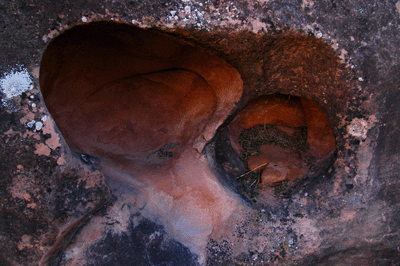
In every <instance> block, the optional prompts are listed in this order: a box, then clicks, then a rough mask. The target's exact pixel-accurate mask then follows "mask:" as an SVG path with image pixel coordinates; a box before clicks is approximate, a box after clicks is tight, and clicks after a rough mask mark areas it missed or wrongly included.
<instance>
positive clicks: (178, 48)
mask: <svg viewBox="0 0 400 266" xmlns="http://www.w3.org/2000/svg"><path fill="white" fill-rule="evenodd" d="M40 85H41V90H42V93H43V96H44V99H45V102H46V106H47V108H48V110H49V111H50V113H51V115H52V116H53V118H54V120H55V122H56V124H57V126H58V128H59V130H60V131H61V133H62V134H63V136H64V138H65V140H66V142H67V143H68V144H69V146H70V147H71V148H72V149H73V150H75V151H77V152H79V153H83V154H87V155H91V156H97V157H106V158H109V157H113V158H116V157H119V158H120V159H121V160H130V161H135V162H140V163H144V164H153V163H163V162H164V161H165V160H168V159H170V158H172V157H176V156H179V155H180V154H181V153H182V151H183V150H184V149H185V148H186V147H191V148H196V149H197V150H198V151H199V152H201V150H202V148H203V146H204V145H205V143H206V142H207V140H209V139H210V138H211V137H212V136H213V134H214V131H215V129H216V128H217V127H218V125H219V124H221V123H222V122H223V120H224V118H225V117H226V114H227V112H229V111H230V110H231V109H232V108H233V107H234V104H235V102H236V101H237V100H238V99H239V98H240V96H241V94H242V81H241V78H240V75H239V74H238V72H237V71H236V70H235V69H234V68H233V67H231V66H230V65H228V64H227V63H225V62H224V61H223V60H221V59H219V58H217V57H215V56H212V55H210V54H208V53H206V52H204V51H203V50H201V49H200V48H197V47H195V46H193V45H191V44H189V43H186V42H184V41H180V40H178V39H176V38H174V37H172V36H170V35H168V34H165V33H163V32H160V31H156V30H143V29H140V28H137V27H133V26H130V25H127V24H121V23H115V22H94V23H88V24H83V25H78V26H75V27H73V28H71V29H69V30H66V31H65V32H64V33H63V34H61V35H60V36H58V37H57V38H55V39H54V40H53V41H52V42H51V43H50V44H49V46H48V48H47V49H46V51H45V53H44V55H43V59H42V62H41V68H40Z"/></svg>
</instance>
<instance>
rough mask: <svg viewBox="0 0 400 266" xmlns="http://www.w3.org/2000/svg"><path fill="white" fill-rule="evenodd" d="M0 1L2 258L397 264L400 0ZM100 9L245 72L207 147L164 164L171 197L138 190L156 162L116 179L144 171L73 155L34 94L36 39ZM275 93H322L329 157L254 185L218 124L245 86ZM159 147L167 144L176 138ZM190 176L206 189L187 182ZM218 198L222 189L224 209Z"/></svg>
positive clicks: (40, 50)
mask: <svg viewBox="0 0 400 266" xmlns="http://www.w3.org/2000/svg"><path fill="white" fill-rule="evenodd" d="M0 9H1V10H2V12H0V21H1V27H0V47H1V51H2V52H1V53H0V72H1V74H0V90H1V106H0V121H1V123H0V131H1V135H0V138H1V144H0V156H1V160H0V182H1V186H0V187H1V189H0V261H1V263H2V264H4V265H37V264H39V262H40V261H41V263H42V264H43V265H45V264H53V265H110V264H114V265H163V264H164V265H165V264H167V265H196V263H198V261H199V255H198V254H203V256H204V261H206V263H207V264H208V265H246V264H247V265H251V264H254V265H268V264H277V265H397V264H399V263H400V258H399V243H400V236H399V234H400V233H399V232H400V231H399V230H400V224H399V221H400V217H399V216H400V212H399V210H400V196H399V193H398V191H399V190H400V181H399V174H398V173H399V172H400V169H399V164H398V161H399V157H400V148H399V147H400V146H399V145H398V143H399V142H400V137H399V136H400V132H399V127H400V125H399V121H400V111H399V110H400V109H399V108H398V102H399V101H400V93H399V90H398V87H399V86H398V84H400V79H399V77H400V66H399V58H400V52H399V47H400V39H399V34H398V30H399V26H400V23H399V22H400V3H399V2H397V1H386V2H382V1H372V0H368V1H357V0H347V1H292V0H284V1H274V0H271V1H245V2H244V1H235V0H234V1H214V2H211V1H172V2H171V1H147V0H143V1H108V0H104V1H94V2H93V1H79V0H78V1H73V2H68V1H67V2H55V1H47V0H44V1H43V0H42V1H36V0H32V1H19V0H15V1H3V3H1V4H0ZM102 19H105V20H114V21H115V20H117V21H120V22H125V23H132V24H135V25H137V26H140V27H154V28H158V29H159V30H161V31H164V32H166V33H168V34H170V35H173V36H174V37H175V38H178V39H179V40H181V41H179V42H182V43H185V42H188V43H191V44H193V45H196V47H200V48H201V49H202V50H203V51H204V53H205V54H212V56H211V57H213V58H217V57H218V58H220V59H221V60H223V61H225V62H227V63H228V64H229V65H230V66H231V67H232V68H234V69H236V71H237V72H238V73H239V75H240V77H241V80H242V81H243V95H242V97H241V98H240V101H239V102H238V104H237V106H236V107H235V106H231V107H234V109H233V110H232V116H230V117H228V118H227V119H226V120H225V123H224V124H223V125H222V127H221V128H220V129H219V130H218V132H217V134H216V136H215V138H213V139H211V140H210V138H211V137H212V133H213V132H214V131H213V130H214V129H215V128H216V125H215V127H213V128H212V129H213V130H211V131H210V132H209V134H204V136H205V140H203V141H200V140H199V141H200V142H199V143H200V145H199V146H196V147H198V150H201V148H202V147H203V146H204V144H205V143H208V144H207V145H206V146H205V150H204V151H205V153H204V154H197V151H195V150H194V149H193V150H191V151H190V152H189V150H188V151H185V152H183V151H182V152H181V156H180V157H176V158H179V159H181V162H182V163H181V164H180V165H175V164H168V163H165V164H163V165H162V167H165V168H164V170H165V172H166V174H169V175H170V176H172V174H171V173H170V172H169V170H171V172H172V173H173V172H174V171H175V173H176V172H178V173H180V175H179V176H180V178H179V179H180V181H181V184H180V186H179V188H180V189H181V191H179V190H176V191H169V192H168V193H169V195H172V194H173V195H175V196H176V198H175V199H174V200H172V201H170V202H175V203H176V204H175V205H173V204H172V205H168V204H167V205H163V204H165V203H168V200H164V201H159V202H149V201H148V199H149V198H152V197H149V195H151V194H155V193H154V192H155V191H158V192H159V195H162V193H161V192H164V191H163V190H160V187H158V188H157V186H158V185H159V186H162V185H163V183H158V182H154V180H155V179H158V180H159V175H158V174H159V172H157V170H156V169H157V168H156V166H155V167H154V169H147V168H146V169H147V171H149V172H148V176H150V177H151V178H150V179H149V183H145V182H144V181H145V179H140V180H139V181H140V182H138V183H136V184H132V182H131V181H126V180H132V178H131V177H132V176H133V175H135V176H143V175H142V174H143V173H146V172H145V171H144V170H143V169H141V168H140V167H136V168H135V167H127V164H126V162H124V161H120V162H118V161H116V162H115V161H112V160H105V159H104V160H101V162H99V161H98V159H96V158H94V157H91V156H89V155H85V154H80V153H74V152H72V151H71V150H70V149H69V147H68V146H67V144H66V142H65V141H64V137H63V136H62V135H61V134H60V131H59V130H58V128H57V127H56V125H55V123H54V121H53V119H52V116H51V115H50V113H49V112H48V109H47V108H46V105H45V104H44V101H43V98H42V94H41V91H40V90H41V89H43V91H44V92H45V91H46V89H45V88H40V86H39V66H40V64H41V58H42V56H43V54H44V53H45V50H46V46H47V44H48V43H49V42H50V41H51V40H52V39H53V38H54V37H56V36H58V35H60V34H61V33H62V32H64V30H65V29H67V28H70V27H71V26H73V25H76V24H81V23H88V22H90V21H94V20H102ZM160 35H164V33H162V34H160ZM157 36H158V34H157ZM158 47H159V46H158ZM194 49H197V48H194ZM77 52H78V51H77ZM88 55H90V51H89V53H88ZM121 60H124V58H122V59H121ZM218 60H219V59H218ZM123 62H125V61H123ZM53 63H54V62H53ZM83 63H87V62H83ZM49 64H50V62H49ZM92 70H94V69H92ZM195 72H196V71H195ZM78 74H80V73H78ZM197 74H199V75H201V73H198V72H197ZM218 74H219V73H216V75H218ZM196 77H197V75H192V77H191V78H189V79H191V80H194V79H196ZM86 78H91V77H90V76H87V77H86ZM101 78H106V77H101ZM94 82H97V80H94ZM71 85H74V84H71ZM172 87H174V86H172ZM210 87H212V88H214V87H213V86H212V85H210ZM109 88H110V89H112V88H114V90H115V89H116V87H112V86H110V87H109ZM205 91H207V92H208V90H207V89H206V90H205ZM275 93H279V94H285V95H292V96H297V97H302V98H305V99H308V100H310V101H312V102H314V103H315V104H316V105H318V106H319V108H320V109H321V110H323V112H324V113H325V114H326V118H327V120H328V122H329V125H330V127H331V129H332V130H333V134H334V136H335V143H336V154H335V157H334V161H333V163H332V164H331V166H330V168H329V169H328V170H327V171H325V172H320V174H319V175H318V176H315V177H314V178H307V177H305V178H304V179H302V180H301V181H298V182H297V183H296V182H295V183H293V184H291V185H290V186H289V185H287V184H285V183H281V184H278V185H274V186H273V187H270V186H267V187H265V188H264V190H262V191H261V190H260V186H255V185H253V186H251V184H253V182H254V181H256V177H255V176H254V177H253V176H252V177H248V176H246V179H245V180H244V182H242V181H241V179H236V178H237V177H238V176H240V175H242V174H243V173H244V171H246V170H245V167H244V165H243V162H241V161H240V159H238V157H237V154H236V152H235V150H234V149H233V148H232V146H231V145H230V140H229V132H227V130H226V126H227V125H228V124H229V122H230V121H232V119H233V118H234V116H235V115H236V114H237V113H238V112H239V111H240V110H242V109H243V108H245V106H246V105H247V104H248V103H249V102H251V101H252V100H253V99H255V98H257V97H259V96H263V95H270V94H275ZM157 95H158V94H157ZM201 96H202V97H203V96H206V97H205V98H207V99H208V97H209V96H208V94H207V93H205V94H204V95H203V94H201ZM65 97H66V99H67V98H68V95H66V96H65ZM214 97H215V96H214ZM111 99H112V98H111ZM114 99H115V98H114ZM93 100H95V99H93ZM207 102H208V101H207ZM93 103H94V101H93ZM208 103H210V102H208ZM49 106H50V104H49ZM302 106H303V105H302ZM181 107H182V108H183V109H185V108H186V107H188V106H185V108H184V106H181ZM114 108H118V110H121V109H120V108H121V107H114ZM303 109H304V106H303ZM185 110H186V109H185ZM86 111H87V110H86ZM101 111H102V112H104V110H101ZM207 112H208V111H204V113H207ZM223 113H224V115H227V114H225V112H223ZM221 119H222V118H221ZM220 122H222V121H220V120H218V123H220ZM89 123H91V121H90V120H89ZM205 124H206V123H205ZM160 125H161V124H160ZM60 128H61V126H60ZM281 129H283V130H284V132H285V134H291V132H292V130H291V129H288V128H281ZM196 130H197V131H198V132H201V130H202V128H201V127H199V128H197V129H196ZM196 130H195V131H196ZM197 137H198V136H197ZM66 139H68V136H66ZM167 139H168V141H169V138H167ZM316 139H318V138H314V140H316ZM209 140H210V141H209ZM90 141H92V139H90ZM189 142H190V143H191V144H193V145H195V144H196V143H195V141H194V140H193V139H192V138H190V141H189ZM192 142H193V143H192ZM151 144H153V142H152V143H149V145H151ZM129 145H132V144H131V143H129ZM134 145H138V146H139V147H140V145H139V143H136V144H135V143H134ZM159 145H162V144H154V147H152V149H157V148H159V147H160V146H159ZM193 145H189V146H190V147H193ZM313 145H315V147H320V146H319V145H320V144H319V143H317V142H316V143H314V144H313ZM71 146H72V145H71ZM122 148H123V147H122ZM122 148H121V147H119V149H120V150H122V152H121V154H123V153H124V152H125V151H123V149H122ZM162 148H163V149H161V154H167V155H168V154H170V153H169V151H172V152H174V151H175V150H174V149H178V146H174V147H169V146H168V147H164V146H162ZM169 148H170V149H169ZM75 149H76V150H78V147H75ZM159 150H160V149H159ZM78 151H80V150H78ZM142 151H143V150H142ZM175 152H176V151H175ZM186 152H188V153H186ZM183 154H185V155H186V156H184V155H183ZM135 156H137V154H135ZM204 156H205V157H204ZM172 158H174V157H172ZM176 158H175V159H176ZM196 158H199V159H196ZM182 160H183V161H182ZM171 161H172V160H171ZM100 164H101V165H102V168H101V169H100V168H99V165H100ZM107 165H109V166H110V167H107ZM185 165H187V166H191V167H197V168H195V169H196V170H197V172H195V171H189V169H190V168H189V167H186V166H185ZM111 166H112V167H111ZM107 171H108V172H107ZM185 171H188V172H189V173H188V172H185ZM137 172H140V175H136V174H135V173H137ZM104 176H106V177H107V180H108V181H107V185H106V183H105V182H104ZM190 176H194V177H199V176H202V177H203V179H202V180H203V181H204V180H207V182H206V183H203V185H204V184H208V185H209V186H203V187H202V189H199V190H197V184H196V183H193V179H192V178H190ZM204 177H206V179H204ZM185 178H187V179H185ZM170 181H171V180H170ZM185 181H190V182H188V183H185ZM247 182H248V183H247ZM141 184H144V185H145V186H144V187H145V188H146V189H139V188H141V187H140V185H141ZM149 184H155V186H154V187H152V186H149ZM170 184H171V183H168V186H170ZM186 184H187V185H186ZM254 184H257V183H254ZM168 186H167V187H168ZM185 189H187V190H185ZM109 190H110V191H111V194H109V192H108V191H109ZM189 191H191V192H189ZM204 191H205V192H206V193H205V194H204V196H205V197H207V195H209V194H208V193H210V192H215V193H219V194H218V195H213V197H211V198H210V200H209V201H205V202H204V205H199V204H193V206H195V208H193V211H194V213H191V212H190V211H191V209H190V208H186V209H185V208H183V209H179V206H180V204H179V203H181V201H179V199H184V198H185V199H190V200H187V201H186V202H185V206H188V205H189V204H191V203H193V202H202V201H200V200H199V199H200V198H202V199H204V197H203V195H200V194H201V193H203V192H204ZM249 191H250V192H249ZM146 193H147V194H146ZM192 193H193V194H192ZM166 194H167V193H166ZM182 195H183V196H184V197H182V198H179V197H180V196H182ZM248 195H250V197H248ZM238 196H242V197H243V202H241V201H240V200H238ZM153 198H154V197H153ZM160 198H162V197H160ZM107 199H108V203H107V204H105V202H107ZM223 199H234V200H233V201H227V202H230V203H231V204H228V206H229V208H228V210H225V211H226V212H222V211H223V207H224V206H225V205H226V202H224V201H223ZM214 204H215V205H214ZM246 204H247V205H246ZM146 206H147V207H146ZM171 206H172V207H171ZM173 206H175V207H177V208H175V209H174V207H173ZM237 206H246V207H243V208H237ZM101 207H102V208H101ZM150 207H151V208H150ZM157 207H158V210H157ZM169 210H176V212H173V211H169ZM178 210H180V211H178ZM232 210H235V211H232ZM230 211H232V212H230ZM166 213H168V214H166ZM222 214H224V215H226V216H229V217H228V218H227V219H225V218H226V217H223V215H222ZM152 215H153V216H152ZM168 215H170V216H169V217H175V218H174V219H175V220H174V219H166V218H163V217H167V218H168ZM196 215H197V216H196ZM219 217H222V218H219ZM187 218H191V219H189V220H188V221H189V222H190V223H186V224H185V221H186V220H185V219H187ZM224 219H225V220H224ZM196 220H198V221H199V224H201V225H203V221H205V223H204V225H205V226H204V227H201V226H200V225H198V226H197V227H196V228H199V229H202V230H199V231H197V232H196V234H197V236H198V235H203V236H204V237H203V238H202V241H200V242H199V243H198V242H196V241H193V239H191V235H190V234H189V232H190V230H186V229H187V228H189V229H190V228H192V226H191V225H193V224H194V223H195V222H196ZM181 221H182V223H179V222H181ZM213 221H225V222H224V223H223V224H222V225H221V226H219V227H218V226H214V225H217V224H219V223H218V222H216V223H214V222H213ZM174 222H175V223H174ZM171 225H172V226H171ZM173 225H175V227H174V226H173ZM185 225H189V226H188V227H186V229H185V230H180V229H182V228H185ZM210 225H212V229H211V227H210ZM78 228H80V229H79V230H78V231H77V229H78ZM211 230H212V233H210V231H211ZM182 232H183V233H182ZM205 242H206V244H205ZM204 246H206V248H205V250H206V251H204ZM64 248H65V249H64ZM63 250H64V251H63ZM196 254H197V255H196Z"/></svg>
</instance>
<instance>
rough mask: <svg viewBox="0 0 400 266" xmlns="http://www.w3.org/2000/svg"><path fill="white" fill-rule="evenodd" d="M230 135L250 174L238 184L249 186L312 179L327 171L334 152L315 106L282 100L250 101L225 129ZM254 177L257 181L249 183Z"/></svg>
mask: <svg viewBox="0 0 400 266" xmlns="http://www.w3.org/2000/svg"><path fill="white" fill-rule="evenodd" d="M229 135H230V141H231V145H232V147H233V149H234V150H235V151H236V153H237V154H239V156H240V158H241V159H242V160H243V161H244V163H245V165H247V168H248V170H249V172H248V173H246V174H244V175H241V176H239V177H237V179H238V180H239V181H241V182H243V181H244V180H246V182H247V183H251V184H252V185H253V186H254V185H255V183H257V184H262V185H263V184H265V185H272V184H273V183H275V182H281V181H286V180H289V181H290V180H294V179H297V178H302V177H305V176H308V177H314V176H316V175H318V174H320V173H321V171H323V170H326V169H327V167H328V166H329V165H330V163H331V162H332V157H333V155H334V152H335V147H336V144H335V137H334V134H333V132H332V129H331V128H330V126H329V122H328V119H327V117H326V114H325V113H324V112H323V111H322V110H321V109H320V108H319V107H318V105H317V104H316V103H314V102H312V101H310V100H308V99H305V98H300V97H296V96H290V95H282V94H272V95H267V96H261V97H259V98H256V99H254V100H253V101H251V102H250V103H249V104H248V105H247V106H246V107H245V108H244V109H243V110H242V111H240V112H239V113H238V114H237V115H236V117H235V118H234V119H233V120H232V122H231V123H230V124H229ZM253 172H255V173H258V175H257V178H256V179H255V180H254V181H253V180H247V179H248V178H247V177H246V175H247V174H249V173H253ZM249 181H250V182H249Z"/></svg>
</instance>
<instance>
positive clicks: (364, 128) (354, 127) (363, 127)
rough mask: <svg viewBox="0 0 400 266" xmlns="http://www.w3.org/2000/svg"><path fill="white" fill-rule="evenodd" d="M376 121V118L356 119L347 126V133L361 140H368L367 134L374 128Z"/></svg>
mask: <svg viewBox="0 0 400 266" xmlns="http://www.w3.org/2000/svg"><path fill="white" fill-rule="evenodd" d="M375 121H376V118H375V116H372V117H370V119H368V120H366V119H362V118H354V119H353V121H351V123H350V125H348V126H347V131H348V132H349V134H350V135H352V136H353V137H356V138H360V139H366V138H367V133H368V130H369V129H370V128H372V126H373V124H374V122H375Z"/></svg>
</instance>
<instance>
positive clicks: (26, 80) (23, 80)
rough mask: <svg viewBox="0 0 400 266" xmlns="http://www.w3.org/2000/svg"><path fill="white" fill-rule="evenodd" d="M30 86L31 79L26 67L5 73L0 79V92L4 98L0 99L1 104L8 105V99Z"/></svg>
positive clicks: (28, 88)
mask: <svg viewBox="0 0 400 266" xmlns="http://www.w3.org/2000/svg"><path fill="white" fill-rule="evenodd" d="M32 88H33V84H32V79H31V76H30V74H29V73H28V71H27V70H26V68H20V69H19V70H17V69H13V70H11V71H10V72H8V73H5V74H4V75H3V77H2V78H1V79H0V92H1V93H2V94H4V98H3V99H2V101H1V102H2V104H3V106H4V107H10V105H9V104H8V101H9V100H11V99H12V98H14V97H17V96H20V95H21V94H22V93H24V92H27V91H29V90H31V89H32Z"/></svg>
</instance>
